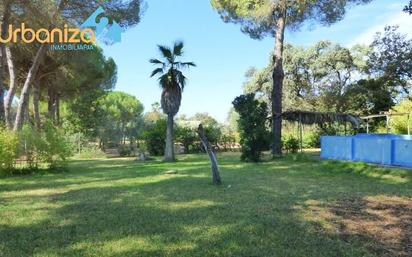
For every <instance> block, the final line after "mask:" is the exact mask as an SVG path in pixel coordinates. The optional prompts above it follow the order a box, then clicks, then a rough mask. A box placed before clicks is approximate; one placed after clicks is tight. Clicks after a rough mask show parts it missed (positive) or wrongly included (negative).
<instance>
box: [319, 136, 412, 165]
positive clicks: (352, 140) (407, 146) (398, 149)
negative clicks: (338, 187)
mask: <svg viewBox="0 0 412 257" xmlns="http://www.w3.org/2000/svg"><path fill="white" fill-rule="evenodd" d="M321 149H322V150H321V158H322V159H335V160H349V161H363V162H368V163H376V164H381V165H392V166H402V167H408V168H412V136H407V135H393V134H358V135H355V136H322V137H321Z"/></svg>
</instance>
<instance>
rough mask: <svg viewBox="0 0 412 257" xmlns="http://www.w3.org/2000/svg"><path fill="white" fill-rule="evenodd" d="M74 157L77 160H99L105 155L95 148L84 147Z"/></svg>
mask: <svg viewBox="0 0 412 257" xmlns="http://www.w3.org/2000/svg"><path fill="white" fill-rule="evenodd" d="M75 157H76V158H79V159H101V158H105V157H106V154H105V153H104V152H103V151H102V150H101V149H100V148H99V147H97V146H91V145H86V146H83V148H82V149H81V151H80V153H78V154H77V155H76V156H75Z"/></svg>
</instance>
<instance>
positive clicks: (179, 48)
mask: <svg viewBox="0 0 412 257" xmlns="http://www.w3.org/2000/svg"><path fill="white" fill-rule="evenodd" d="M183 46H184V44H183V42H182V41H177V42H175V44H174V46H173V54H174V55H175V56H182V55H183Z"/></svg>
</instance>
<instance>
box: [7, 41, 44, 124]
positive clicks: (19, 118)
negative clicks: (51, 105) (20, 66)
mask: <svg viewBox="0 0 412 257" xmlns="http://www.w3.org/2000/svg"><path fill="white" fill-rule="evenodd" d="M46 49H47V46H46V45H45V44H43V45H41V46H40V48H39V50H38V51H37V53H36V56H35V57H34V60H33V64H32V65H31V67H30V70H29V73H28V74H27V78H26V81H25V82H24V86H23V89H22V91H21V94H20V101H19V106H18V108H17V114H16V120H15V122H14V131H18V130H20V129H21V127H22V126H23V112H24V109H25V106H26V105H27V104H28V99H29V95H30V86H31V84H32V83H33V80H34V78H35V76H36V74H37V71H38V70H39V66H40V61H41V59H42V57H43V56H44V54H45V53H46Z"/></svg>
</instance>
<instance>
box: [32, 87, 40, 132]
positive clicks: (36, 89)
mask: <svg viewBox="0 0 412 257" xmlns="http://www.w3.org/2000/svg"><path fill="white" fill-rule="evenodd" d="M39 103H40V81H38V80H36V81H34V82H33V113H34V124H35V125H36V128H37V129H40V128H41V120H40V110H39Z"/></svg>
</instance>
